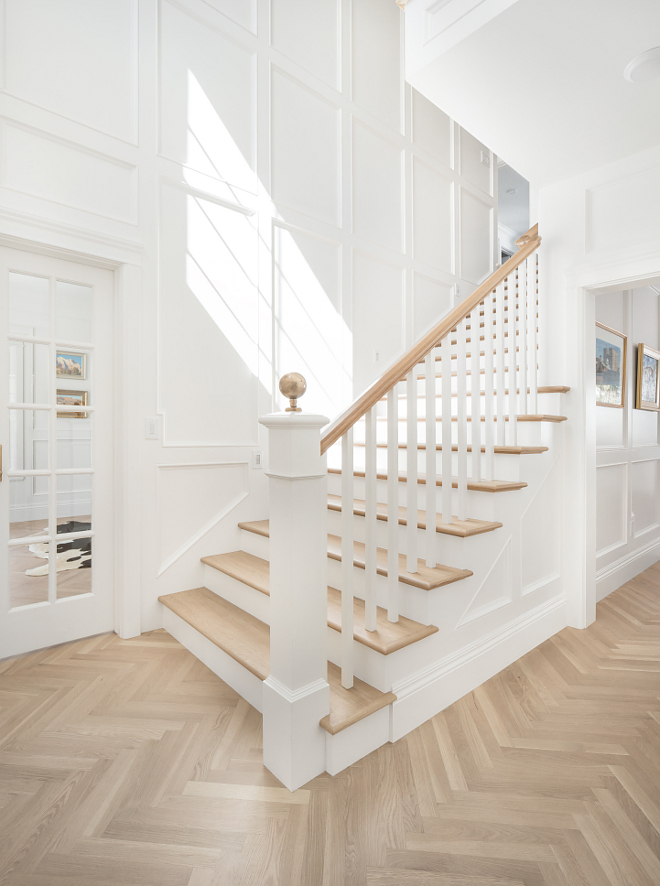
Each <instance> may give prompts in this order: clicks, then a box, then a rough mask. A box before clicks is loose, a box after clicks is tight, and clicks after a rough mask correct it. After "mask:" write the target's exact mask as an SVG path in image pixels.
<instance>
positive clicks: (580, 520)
mask: <svg viewBox="0 0 660 886" xmlns="http://www.w3.org/2000/svg"><path fill="white" fill-rule="evenodd" d="M659 197H660V147H659V148H654V149H651V150H647V151H644V152H641V153H639V154H635V155H633V156H631V157H628V158H626V159H625V160H621V161H618V162H617V163H613V164H610V165H608V166H604V167H601V168H599V169H595V170H593V171H591V172H589V173H587V174H584V175H580V176H577V177H575V178H572V179H568V180H566V181H563V182H560V183H558V184H555V185H552V186H548V187H545V188H541V189H540V190H539V191H538V192H535V198H536V199H535V200H534V205H538V221H539V232H540V233H541V235H542V237H543V244H544V245H543V248H542V264H541V284H542V293H543V294H544V297H543V301H542V304H541V306H540V312H541V320H540V328H541V337H542V351H541V361H542V369H541V373H542V377H543V378H542V382H546V383H547V382H549V380H550V379H551V378H552V379H557V377H558V376H560V377H561V378H560V381H561V383H563V384H567V385H570V386H571V388H572V393H571V395H570V396H569V397H567V398H566V406H565V411H566V415H567V416H568V422H567V423H566V443H567V454H566V455H567V457H566V473H565V478H564V482H565V486H564V492H563V499H562V501H563V504H562V514H563V519H562V548H563V556H564V562H565V564H566V593H567V595H568V600H569V609H570V619H571V623H572V624H574V625H575V626H578V627H584V626H585V625H586V624H589V623H590V622H591V621H592V620H593V618H594V617H595V604H596V548H597V532H596V483H597V469H596V446H597V429H598V424H597V423H598V415H597V413H598V412H599V411H605V410H597V409H596V406H595V374H594V371H593V366H594V361H595V336H594V332H593V330H594V323H595V319H596V305H597V303H598V300H599V299H601V298H603V297H604V296H606V295H607V293H608V292H621V291H623V290H624V289H626V290H629V289H635V290H640V291H641V290H643V289H644V287H645V286H646V285H647V284H648V283H649V282H650V281H652V280H653V279H654V278H656V277H657V276H658V274H659V273H660V216H659V215H658V213H657V211H656V207H657V203H658V198H659ZM597 293H599V294H597ZM645 298H647V299H648V296H645ZM603 304H605V303H603ZM603 310H605V308H603ZM648 310H651V308H650V307H649V308H648ZM653 310H656V309H653ZM654 316H655V315H654ZM623 319H624V318H622V322H623ZM629 328H632V329H633V333H632V337H633V339H634V343H635V344H636V343H637V341H638V340H639V337H640V336H641V335H644V336H646V335H647V333H646V331H644V332H643V333H640V331H639V326H638V325H635V323H634V322H633V320H632V319H630V320H629ZM656 334H657V321H654V325H653V330H652V335H656ZM555 383H556V382H555ZM601 421H603V420H602V419H601ZM647 421H648V419H647V417H646V416H644V417H642V419H641V422H642V423H646V422H647ZM631 422H632V427H633V428H634V427H635V424H637V426H638V432H639V433H641V425H640V422H639V420H638V419H636V418H634V417H633V418H632V419H631ZM645 431H648V429H647V428H645ZM600 434H601V437H600V439H601V445H602V440H603V434H604V429H603V428H602V426H601V432H600ZM638 439H639V438H638ZM631 440H632V445H633V447H634V432H633V437H632V438H631ZM651 442H652V441H651ZM644 445H646V444H644ZM640 451H641V450H640ZM599 457H600V458H602V457H604V456H602V455H601V456H599ZM637 470H647V469H637ZM603 476H604V475H603ZM640 482H641V480H640ZM629 488H630V487H629ZM622 507H623V505H622ZM649 525H651V524H649ZM628 531H629V530H628ZM622 539H623V535H620V539H619V540H622ZM626 544H628V541H626ZM659 556H660V548H658V547H654V548H652V549H651V550H650V551H648V552H647V553H646V554H645V556H644V558H643V559H640V558H636V562H635V564H634V569H636V570H638V571H639V569H641V568H644V567H645V566H649V565H651V563H653V562H655V560H657V559H658V557H659ZM601 561H602V562H603V566H602V567H601ZM604 564H605V560H604V555H603V556H602V557H601V558H599V565H598V568H599V570H600V569H601V568H605V567H604ZM622 575H623V573H619V578H621V577H622ZM604 577H605V576H604V575H603V574H602V573H601V575H600V584H601V592H605V590H604V589H605V585H603V584H602V582H603V579H604ZM624 580H625V579H624Z"/></svg>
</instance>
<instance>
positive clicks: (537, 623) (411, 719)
mask: <svg viewBox="0 0 660 886" xmlns="http://www.w3.org/2000/svg"><path fill="white" fill-rule="evenodd" d="M567 624H568V614H567V603H566V598H565V596H564V595H563V594H562V595H561V596H558V597H555V598H553V599H551V600H549V601H547V602H545V603H542V604H541V605H539V606H537V607H536V608H535V609H532V610H531V611H528V612H526V613H524V614H523V615H521V616H520V617H519V618H517V619H514V620H513V621H512V622H510V623H509V624H507V625H505V626H504V627H502V628H499V629H498V630H496V631H493V632H492V633H491V634H490V635H489V636H487V637H483V638H481V639H480V640H478V641H476V642H475V643H473V644H471V645H469V646H467V647H464V648H462V649H459V650H458V651H457V652H453V653H452V654H451V655H448V656H446V657H445V658H444V659H440V660H439V661H436V662H434V663H433V665H431V666H430V667H429V668H427V669H426V670H424V671H421V672H419V673H418V674H416V675H415V676H413V677H412V678H410V679H408V680H404V681H402V682H401V683H397V684H395V685H394V686H393V688H392V691H393V692H394V693H395V695H396V697H397V700H396V701H395V702H394V703H393V704H392V736H391V739H390V740H391V741H398V740H399V739H400V738H402V737H403V736H404V735H407V734H408V733H409V732H411V731H412V730H413V729H416V728H417V727H418V726H421V724H422V723H425V722H426V721H427V720H428V719H430V718H431V717H434V716H435V715H436V714H438V713H440V711H443V710H444V709H445V708H446V707H448V706H449V705H451V704H453V703H454V702H455V701H458V699H459V698H462V697H463V696H464V695H466V694H467V693H468V692H472V691H473V690H474V689H476V688H477V687H478V686H481V684H482V683H484V682H485V681H486V680H489V679H490V678H491V677H494V676H495V674H498V673H499V672H500V671H501V670H502V669H503V668H506V667H508V666H509V665H510V664H512V662H514V661H516V660H517V659H519V658H521V656H523V655H526V654H527V653H528V652H531V651H532V649H535V648H536V647H537V646H539V645H540V644H541V643H544V642H545V641H546V640H548V639H549V638H550V637H552V636H553V635H554V634H556V633H557V632H558V631H561V630H563V628H565V627H566V625H567Z"/></svg>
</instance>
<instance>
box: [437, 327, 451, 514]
mask: <svg viewBox="0 0 660 886" xmlns="http://www.w3.org/2000/svg"><path fill="white" fill-rule="evenodd" d="M451 339H452V334H451V333H449V335H446V336H445V337H444V339H443V340H442V349H441V354H442V362H441V364H440V365H441V367H442V400H441V402H440V405H441V407H442V476H443V481H442V522H443V523H451V521H452V514H453V509H452V493H451V482H450V481H451V475H452V466H451V461H452V459H451V453H452V421H451V400H452V397H451ZM445 477H446V478H447V482H445V480H444V478H445Z"/></svg>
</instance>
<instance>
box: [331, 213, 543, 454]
mask: <svg viewBox="0 0 660 886" xmlns="http://www.w3.org/2000/svg"><path fill="white" fill-rule="evenodd" d="M540 243H541V238H540V237H539V235H538V225H534V227H533V228H530V229H529V231H527V233H526V234H523V236H522V237H521V238H520V239H519V240H517V241H516V245H519V246H520V248H519V249H518V252H516V254H515V255H512V256H511V258H510V259H509V260H508V261H506V262H505V263H504V264H503V265H501V267H499V268H497V269H496V270H495V271H494V272H493V273H492V274H491V275H490V277H488V279H487V280H484V282H483V283H481V284H480V285H479V286H477V288H476V289H475V290H474V292H473V293H472V294H471V295H470V296H468V298H466V299H465V301H462V302H461V303H460V304H459V305H457V306H456V307H455V308H454V310H453V311H450V313H449V314H447V316H446V317H443V319H442V320H441V321H440V322H439V323H438V324H437V325H436V326H434V327H433V329H431V330H430V331H429V332H427V333H426V335H425V336H424V337H423V338H420V340H419V341H418V342H417V343H416V344H414V345H413V347H412V348H411V349H410V350H409V351H407V352H406V353H405V354H404V355H403V356H402V357H399V358H398V360H396V361H395V362H394V363H393V364H392V365H391V366H390V367H389V368H388V369H387V370H386V371H385V372H384V373H383V375H381V377H380V378H379V379H377V380H376V381H375V382H374V383H373V384H372V385H371V386H370V387H368V388H367V390H366V391H365V392H364V393H363V394H360V396H359V397H358V398H357V399H356V400H354V401H353V403H352V404H351V405H350V406H349V407H348V409H347V410H346V411H345V412H343V413H342V414H341V415H340V416H339V417H338V418H336V419H335V420H334V421H333V422H332V423H331V424H329V425H328V427H327V429H326V430H325V431H324V433H323V436H322V437H321V454H323V453H324V452H326V451H327V450H328V449H329V448H330V447H331V446H332V445H333V443H336V442H337V440H339V439H341V438H342V437H343V436H344V434H345V433H346V432H347V431H349V430H350V429H351V428H352V427H353V425H354V424H355V423H356V422H358V421H359V420H360V419H361V418H362V416H363V415H366V414H367V412H368V411H369V410H370V409H371V407H372V406H374V405H375V404H376V403H378V401H379V400H381V399H382V398H383V397H384V396H385V395H386V394H387V392H388V391H390V390H391V389H392V388H393V387H394V385H396V384H398V382H400V381H401V380H402V379H404V378H405V377H406V376H407V375H408V373H409V372H410V371H411V369H413V367H415V366H416V365H417V364H418V363H419V362H420V361H421V360H423V359H424V358H425V357H426V355H427V354H428V352H429V351H430V350H432V349H433V348H434V347H435V346H436V345H437V344H439V342H441V341H442V339H443V338H444V337H445V336H446V335H449V333H450V332H452V330H453V329H455V328H456V327H457V326H458V324H459V323H461V322H462V321H463V320H464V319H465V318H466V317H467V315H468V314H470V313H471V312H472V311H473V310H474V309H475V308H476V307H477V306H478V305H479V304H480V303H481V302H482V301H483V300H484V299H485V298H486V296H488V295H489V294H490V293H491V292H493V290H494V289H497V287H498V286H499V285H500V283H502V281H503V280H504V279H505V278H506V277H508V276H509V274H511V273H513V271H515V270H516V268H517V267H518V266H519V265H521V264H522V262H523V261H524V260H525V259H526V258H527V257H528V256H529V255H531V254H532V253H533V252H535V251H536V250H537V249H538V247H539V245H540Z"/></svg>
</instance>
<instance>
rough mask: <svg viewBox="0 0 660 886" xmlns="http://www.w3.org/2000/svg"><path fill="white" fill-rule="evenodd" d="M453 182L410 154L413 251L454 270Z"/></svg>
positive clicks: (438, 266) (449, 272)
mask: <svg viewBox="0 0 660 886" xmlns="http://www.w3.org/2000/svg"><path fill="white" fill-rule="evenodd" d="M454 187H455V186H454V183H453V182H452V181H451V179H450V178H448V177H447V176H444V175H442V174H441V173H439V172H436V171H435V170H434V169H431V167H430V166H427V165H426V163H422V161H421V160H419V159H418V158H417V157H413V255H414V257H415V258H416V259H418V260H419V261H421V262H424V264H428V265H433V266H434V267H436V268H439V269H440V270H442V271H446V272H447V273H448V274H454V273H455V272H456V271H455V267H454V255H455V249H454V238H455V231H454V215H455V214H454Z"/></svg>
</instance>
